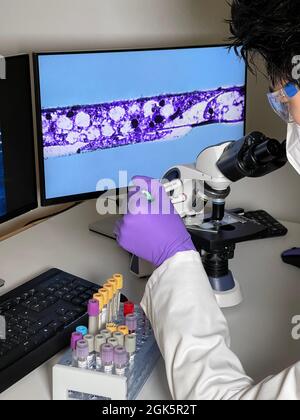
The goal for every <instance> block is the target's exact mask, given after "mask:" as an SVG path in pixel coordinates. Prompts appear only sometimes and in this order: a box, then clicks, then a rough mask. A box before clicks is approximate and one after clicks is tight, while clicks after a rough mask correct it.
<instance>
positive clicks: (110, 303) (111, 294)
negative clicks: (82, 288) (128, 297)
mask: <svg viewBox="0 0 300 420" xmlns="http://www.w3.org/2000/svg"><path fill="white" fill-rule="evenodd" d="M103 288H104V289H106V290H107V291H108V304H107V313H108V316H107V322H112V319H113V297H114V289H113V286H112V285H111V284H109V283H105V285H104V286H103Z"/></svg>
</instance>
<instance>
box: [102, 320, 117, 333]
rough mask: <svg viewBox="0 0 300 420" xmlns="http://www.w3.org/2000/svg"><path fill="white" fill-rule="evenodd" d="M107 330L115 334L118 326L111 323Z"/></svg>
mask: <svg viewBox="0 0 300 420" xmlns="http://www.w3.org/2000/svg"><path fill="white" fill-rule="evenodd" d="M105 329H106V330H107V331H109V332H111V333H112V334H113V333H114V332H117V329H118V326H117V324H115V323H114V322H109V323H108V324H106V328H105Z"/></svg>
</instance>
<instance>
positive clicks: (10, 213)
mask: <svg viewBox="0 0 300 420" xmlns="http://www.w3.org/2000/svg"><path fill="white" fill-rule="evenodd" d="M18 58H24V59H27V63H28V73H29V74H31V68H30V54H18V55H13V56H7V57H5V59H6V60H11V59H18ZM29 86H30V93H31V94H30V98H29V102H30V107H31V110H33V95H32V86H31V80H30V81H29ZM31 132H32V142H31V153H32V156H33V161H34V162H35V161H36V159H35V157H36V156H35V147H34V121H33V112H32V118H31ZM33 192H34V195H35V200H33V201H32V202H31V203H28V204H26V205H24V206H23V207H20V208H18V209H16V210H13V211H8V212H6V213H5V214H4V215H2V216H0V225H1V224H3V223H5V222H9V221H10V220H12V219H16V218H17V217H20V216H23V215H24V214H26V213H29V212H30V211H32V210H35V209H37V208H38V199H37V193H38V188H37V173H36V167H35V165H34V168H33Z"/></svg>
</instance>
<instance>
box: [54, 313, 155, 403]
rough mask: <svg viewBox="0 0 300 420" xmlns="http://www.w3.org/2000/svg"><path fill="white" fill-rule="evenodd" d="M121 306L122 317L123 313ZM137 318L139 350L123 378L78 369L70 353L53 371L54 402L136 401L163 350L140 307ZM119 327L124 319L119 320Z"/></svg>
mask: <svg viewBox="0 0 300 420" xmlns="http://www.w3.org/2000/svg"><path fill="white" fill-rule="evenodd" d="M122 312H123V311H122V305H121V308H120V314H121V313H122ZM135 313H136V314H137V316H138V327H137V331H136V335H137V349H136V353H135V357H134V360H133V362H131V363H128V366H127V368H126V371H125V375H124V376H118V375H116V374H115V373H114V371H113V372H112V373H111V374H107V373H104V372H103V371H97V370H96V368H95V367H94V368H93V369H91V370H87V369H84V370H83V369H79V368H77V367H73V366H72V353H71V350H69V351H67V352H66V353H65V354H64V355H63V357H62V358H61V360H60V362H59V363H58V364H57V365H55V366H54V368H53V399H54V400H96V401H97V400H135V399H136V398H137V396H138V394H139V393H140V391H141V389H142V388H143V386H144V384H145V383H146V381H147V379H148V378H149V376H150V375H151V373H152V371H153V369H154V368H155V366H156V364H157V362H158V360H159V358H160V351H159V349H158V346H157V344H156V341H155V337H154V334H153V331H152V328H151V325H150V323H149V321H148V320H147V319H146V317H145V314H144V312H143V310H142V308H141V307H138V306H136V307H135ZM118 321H119V322H118V323H119V324H122V323H124V318H122V316H120V317H119V320H118Z"/></svg>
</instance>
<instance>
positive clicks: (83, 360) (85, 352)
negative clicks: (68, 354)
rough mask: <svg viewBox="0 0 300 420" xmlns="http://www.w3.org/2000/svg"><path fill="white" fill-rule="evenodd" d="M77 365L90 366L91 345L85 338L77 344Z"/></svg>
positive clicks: (80, 367)
mask: <svg viewBox="0 0 300 420" xmlns="http://www.w3.org/2000/svg"><path fill="white" fill-rule="evenodd" d="M76 356H77V366H78V367H79V369H87V368H88V356H89V346H88V343H87V342H86V341H85V340H80V341H78V342H77V346H76Z"/></svg>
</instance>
